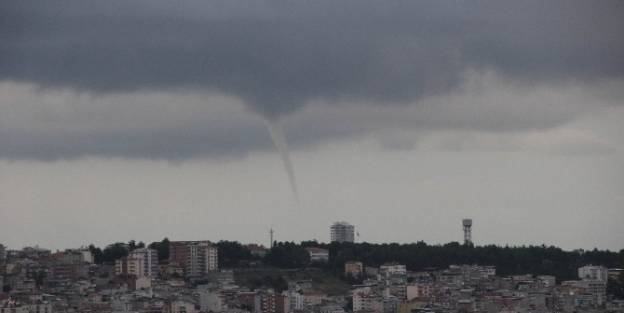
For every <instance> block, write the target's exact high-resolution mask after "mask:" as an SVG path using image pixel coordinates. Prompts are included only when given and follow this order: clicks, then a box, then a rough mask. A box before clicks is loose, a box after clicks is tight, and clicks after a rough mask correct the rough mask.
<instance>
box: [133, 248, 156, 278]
mask: <svg viewBox="0 0 624 313" xmlns="http://www.w3.org/2000/svg"><path fill="white" fill-rule="evenodd" d="M128 257H130V258H133V259H137V260H139V262H141V263H143V266H142V268H143V274H142V275H140V276H152V277H154V276H157V275H158V251H156V250H154V249H149V248H141V249H135V250H132V252H130V254H129V255H128Z"/></svg>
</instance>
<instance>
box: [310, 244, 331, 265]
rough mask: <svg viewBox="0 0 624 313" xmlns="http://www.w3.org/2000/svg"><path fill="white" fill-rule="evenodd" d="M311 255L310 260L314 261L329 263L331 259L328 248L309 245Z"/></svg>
mask: <svg viewBox="0 0 624 313" xmlns="http://www.w3.org/2000/svg"><path fill="white" fill-rule="evenodd" d="M306 251H308V254H309V255H310V262H312V263H327V262H328V261H329V251H328V250H327V249H322V248H316V247H309V248H306Z"/></svg>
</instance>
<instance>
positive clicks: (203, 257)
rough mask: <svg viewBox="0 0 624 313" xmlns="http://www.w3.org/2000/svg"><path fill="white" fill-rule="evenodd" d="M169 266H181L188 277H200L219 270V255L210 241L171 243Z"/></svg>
mask: <svg viewBox="0 0 624 313" xmlns="http://www.w3.org/2000/svg"><path fill="white" fill-rule="evenodd" d="M169 264H170V265H173V266H176V265H177V266H181V267H182V268H183V269H184V274H185V275H186V276H200V275H203V274H205V273H208V272H211V271H215V270H217V269H219V254H218V249H217V247H216V246H214V245H212V243H210V241H171V242H170V243H169Z"/></svg>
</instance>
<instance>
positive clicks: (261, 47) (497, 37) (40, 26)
mask: <svg viewBox="0 0 624 313" xmlns="http://www.w3.org/2000/svg"><path fill="white" fill-rule="evenodd" d="M0 20H2V27H1V28H0V36H1V38H2V42H3V44H2V48H1V50H0V55H1V59H2V63H0V78H1V79H4V80H15V81H27V82H36V83H38V84H41V85H43V86H68V87H72V88H77V89H86V90H93V91H103V92H106V91H128V90H136V89H145V88H153V89H159V88H176V87H183V88H203V89H211V90H217V91H220V92H223V93H226V94H231V95H235V96H238V97H241V98H242V99H244V100H245V101H246V102H247V103H248V104H249V105H250V106H251V107H252V108H253V109H254V110H256V111H259V112H261V113H263V114H266V115H276V114H277V115H279V114H283V113H285V112H289V111H291V110H293V109H296V108H297V107H299V106H301V105H303V104H304V103H305V102H306V101H309V100H313V99H323V100H335V99H345V98H346V99H366V100H368V101H370V100H373V101H374V102H378V103H395V102H409V101H412V100H414V99H416V98H418V97H421V96H423V95H428V94H437V93H440V92H443V91H446V90H448V89H449V88H450V87H453V86H456V85H457V84H458V82H459V80H460V78H461V74H462V72H463V71H464V70H466V69H467V68H486V69H492V70H495V71H497V72H501V73H504V74H505V75H510V76H513V77H520V78H525V79H530V80H532V81H535V80H537V81H540V80H544V79H548V80H560V79H578V80H591V79H602V78H612V77H617V78H621V77H622V76H623V75H624V59H623V58H622V57H621V56H622V55H624V40H623V39H622V36H621V30H622V29H624V3H622V2H621V1H600V2H588V1H567V0H566V1H549V2H547V3H544V2H543V1H502V2H501V1H489V2H488V1H484V2H478V3H473V2H456V1H428V2H423V1H389V2H388V1H296V2H290V1H283V2H282V1H267V2H258V3H255V4H250V3H249V2H247V1H209V2H205V1H194V2H193V1H191V2H185V3H184V7H182V6H180V5H179V4H175V3H172V2H170V1H154V0H149V1H132V2H127V1H102V2H99V3H89V2H84V1H61V2H49V3H41V2H35V1H32V2H30V1H5V2H3V4H2V16H0Z"/></svg>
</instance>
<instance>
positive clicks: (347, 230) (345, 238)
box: [329, 222, 355, 242]
mask: <svg viewBox="0 0 624 313" xmlns="http://www.w3.org/2000/svg"><path fill="white" fill-rule="evenodd" d="M329 230H330V237H331V241H332V242H354V235H355V228H354V227H353V225H351V224H349V223H347V222H336V223H334V224H332V225H331V227H330V228H329Z"/></svg>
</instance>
